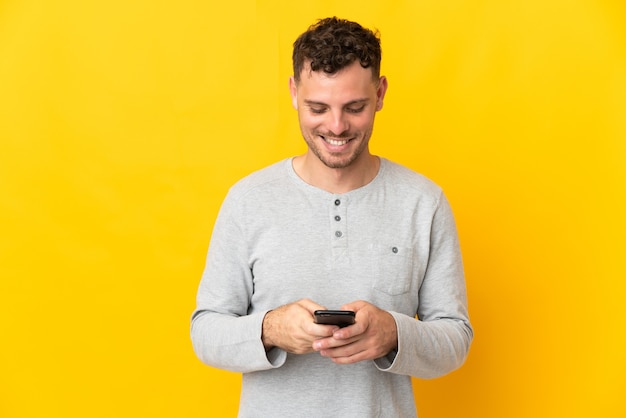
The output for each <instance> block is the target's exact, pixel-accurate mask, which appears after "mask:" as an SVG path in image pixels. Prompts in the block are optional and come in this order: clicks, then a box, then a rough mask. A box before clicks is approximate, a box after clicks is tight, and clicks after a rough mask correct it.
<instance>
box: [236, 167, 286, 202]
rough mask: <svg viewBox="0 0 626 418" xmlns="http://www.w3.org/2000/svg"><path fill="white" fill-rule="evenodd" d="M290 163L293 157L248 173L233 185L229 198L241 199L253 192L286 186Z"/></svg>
mask: <svg viewBox="0 0 626 418" xmlns="http://www.w3.org/2000/svg"><path fill="white" fill-rule="evenodd" d="M290 164H291V159H290V158H288V159H285V160H281V161H278V162H276V163H274V164H272V165H269V166H267V167H265V168H262V169H260V170H257V171H254V172H252V173H250V174H248V175H247V176H245V177H243V178H242V179H241V180H239V181H238V182H237V183H235V184H234V185H233V186H231V188H230V190H229V191H228V198H229V199H234V200H239V199H242V198H244V197H245V196H248V195H249V194H251V193H256V192H267V191H268V190H271V189H274V188H275V189H281V188H284V187H285V185H286V183H287V182H289V181H290V180H289V178H290V175H289V170H288V169H289V167H290Z"/></svg>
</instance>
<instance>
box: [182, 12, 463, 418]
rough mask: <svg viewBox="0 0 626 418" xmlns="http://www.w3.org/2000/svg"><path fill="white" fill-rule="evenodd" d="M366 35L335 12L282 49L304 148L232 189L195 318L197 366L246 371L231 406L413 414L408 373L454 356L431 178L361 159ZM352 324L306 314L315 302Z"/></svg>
mask: <svg viewBox="0 0 626 418" xmlns="http://www.w3.org/2000/svg"><path fill="white" fill-rule="evenodd" d="M380 59H381V50H380V42H379V39H378V37H377V35H376V34H375V33H373V32H372V31H370V30H367V29H364V28H363V27H361V26H360V25H359V24H357V23H354V22H349V21H345V20H340V19H337V18H330V19H324V20H321V21H319V22H318V23H317V24H315V25H313V26H311V27H310V28H309V29H308V30H307V31H306V32H305V33H303V34H302V35H301V36H300V37H299V38H298V39H297V40H296V42H295V44H294V51H293V66H294V75H293V77H292V78H291V79H290V80H289V86H290V90H291V97H292V101H293V106H294V107H295V108H296V110H297V111H298V117H299V121H300V128H301V131H302V135H303V137H304V139H305V141H306V143H307V145H308V150H307V152H306V153H305V154H304V155H301V156H297V157H294V158H290V159H286V160H283V161H281V162H279V163H276V164H274V165H272V166H270V167H267V168H265V169H263V170H260V171H258V172H256V173H253V174H252V175H250V176H248V177H246V178H244V179H243V180H241V181H240V182H238V183H237V184H236V185H235V186H233V187H232V188H231V190H230V191H229V193H228V196H227V197H226V199H225V201H224V203H223V205H222V208H221V210H220V214H219V216H218V219H217V221H216V224H215V227H214V230H213V236H212V238H211V245H210V248H209V253H208V257H207V264H206V268H205V271H204V274H203V276H202V281H201V283H200V287H199V290H198V296H197V307H196V310H195V312H194V313H193V316H192V327H191V336H192V340H193V345H194V349H195V351H196V353H197V355H198V357H199V358H200V359H201V360H202V361H203V362H205V363H206V364H208V365H211V366H214V367H218V368H223V369H228V370H232V371H239V372H242V373H243V386H242V393H241V400H240V409H239V416H240V417H273V418H275V417H290V418H291V417H312V416H321V417H359V418H363V417H412V416H416V408H415V403H414V399H413V391H412V387H411V376H416V377H422V378H432V377H437V376H441V375H443V374H446V373H448V372H450V371H452V370H454V369H456V368H458V367H459V366H461V364H462V363H463V362H464V360H465V358H466V356H467V353H468V350H469V346H470V343H471V340H472V337H473V331H472V328H471V325H470V323H469V318H468V313H467V301H466V291H465V282H464V275H463V266H462V261H461V254H460V250H459V243H458V238H457V232H456V227H455V224H454V219H453V216H452V213H451V210H450V207H449V205H448V202H447V200H446V198H445V196H444V195H443V193H442V191H441V189H440V188H438V187H437V186H436V185H435V184H433V183H432V182H431V181H429V180H427V179H426V178H424V177H423V176H421V175H419V174H417V173H414V172H413V171H410V170H408V169H406V168H404V167H401V166H399V165H397V164H395V163H392V162H390V161H388V160H386V159H383V158H380V157H377V156H375V155H372V154H371V153H370V151H369V147H368V143H369V139H370V136H371V135H372V129H373V125H374V117H375V114H376V112H377V111H379V110H381V109H382V107H383V99H384V98H385V92H386V90H387V79H386V78H385V77H381V76H380ZM326 308H328V309H344V310H351V311H354V312H356V316H355V317H356V322H355V324H354V325H350V326H347V327H343V328H340V327H338V326H335V325H320V324H316V323H315V322H314V311H315V310H318V309H326Z"/></svg>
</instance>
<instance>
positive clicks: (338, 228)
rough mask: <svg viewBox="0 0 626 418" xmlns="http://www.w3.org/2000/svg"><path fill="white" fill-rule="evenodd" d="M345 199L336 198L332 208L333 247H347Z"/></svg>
mask: <svg viewBox="0 0 626 418" xmlns="http://www.w3.org/2000/svg"><path fill="white" fill-rule="evenodd" d="M345 203H346V202H345V199H343V198H341V197H335V198H334V199H333V201H332V206H331V211H330V215H331V221H330V222H331V224H330V227H331V234H332V235H331V239H332V241H333V247H345V246H346V244H347V243H346V239H345V238H346V210H347V209H346V204H345Z"/></svg>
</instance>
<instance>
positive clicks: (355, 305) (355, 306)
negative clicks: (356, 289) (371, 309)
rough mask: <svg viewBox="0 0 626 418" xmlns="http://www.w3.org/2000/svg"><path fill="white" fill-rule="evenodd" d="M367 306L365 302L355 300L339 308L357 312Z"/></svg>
mask: <svg viewBox="0 0 626 418" xmlns="http://www.w3.org/2000/svg"><path fill="white" fill-rule="evenodd" d="M367 305H368V303H367V302H365V301H362V300H355V301H354V302H350V303H346V304H345V305H343V306H342V307H341V309H343V310H346V311H354V312H358V311H360V310H361V309H363V308H364V307H365V306H367Z"/></svg>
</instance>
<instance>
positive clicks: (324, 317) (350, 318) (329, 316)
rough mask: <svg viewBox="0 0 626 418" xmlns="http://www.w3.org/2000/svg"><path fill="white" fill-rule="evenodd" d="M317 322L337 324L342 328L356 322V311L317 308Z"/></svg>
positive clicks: (315, 315) (315, 314) (315, 313)
mask: <svg viewBox="0 0 626 418" xmlns="http://www.w3.org/2000/svg"><path fill="white" fill-rule="evenodd" d="M313 315H314V317H315V323H316V324H323V325H337V326H338V327H340V328H343V327H347V326H348V325H352V324H354V316H355V312H354V311H338V310H317V311H315V312H314V313H313Z"/></svg>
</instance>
